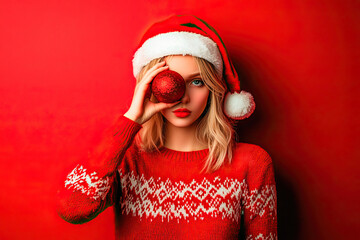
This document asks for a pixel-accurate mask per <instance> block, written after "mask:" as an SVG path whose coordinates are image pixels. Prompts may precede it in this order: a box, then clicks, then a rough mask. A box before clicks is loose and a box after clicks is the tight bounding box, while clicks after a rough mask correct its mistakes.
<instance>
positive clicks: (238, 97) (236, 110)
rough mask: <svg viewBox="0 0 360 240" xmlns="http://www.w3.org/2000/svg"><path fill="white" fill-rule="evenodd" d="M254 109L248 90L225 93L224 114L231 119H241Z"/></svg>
mask: <svg viewBox="0 0 360 240" xmlns="http://www.w3.org/2000/svg"><path fill="white" fill-rule="evenodd" d="M254 110H255V102H254V98H253V96H252V95H251V93H249V92H245V91H241V92H240V93H236V92H234V93H227V95H226V97H225V101H224V112H225V114H226V115H227V116H228V117H230V118H233V119H236V120H241V119H244V118H247V117H249V116H250V115H251V114H252V113H253V112H254Z"/></svg>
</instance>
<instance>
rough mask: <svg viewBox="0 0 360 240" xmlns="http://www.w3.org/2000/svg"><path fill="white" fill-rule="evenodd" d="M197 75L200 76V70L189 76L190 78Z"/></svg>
mask: <svg viewBox="0 0 360 240" xmlns="http://www.w3.org/2000/svg"><path fill="white" fill-rule="evenodd" d="M196 76H200V73H199V72H196V73H193V74H190V75H189V76H188V78H191V77H196Z"/></svg>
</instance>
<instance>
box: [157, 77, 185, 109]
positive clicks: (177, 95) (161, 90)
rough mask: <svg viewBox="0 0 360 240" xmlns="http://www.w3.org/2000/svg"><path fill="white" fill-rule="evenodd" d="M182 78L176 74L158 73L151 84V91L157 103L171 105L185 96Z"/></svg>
mask: <svg viewBox="0 0 360 240" xmlns="http://www.w3.org/2000/svg"><path fill="white" fill-rule="evenodd" d="M185 90H186V85H185V80H184V78H183V77H182V76H181V75H180V74H179V73H177V72H175V71H172V70H165V71H162V72H160V73H158V74H157V75H156V76H155V77H154V79H153V81H152V84H151V91H152V93H153V94H154V96H155V97H156V99H157V100H158V101H159V102H165V103H173V102H176V101H179V100H180V99H181V98H182V97H183V96H184V94H185Z"/></svg>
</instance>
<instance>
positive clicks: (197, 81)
mask: <svg viewBox="0 0 360 240" xmlns="http://www.w3.org/2000/svg"><path fill="white" fill-rule="evenodd" d="M191 84H192V85H194V86H196V87H201V86H203V85H204V82H203V81H202V80H200V79H195V80H193V81H191Z"/></svg>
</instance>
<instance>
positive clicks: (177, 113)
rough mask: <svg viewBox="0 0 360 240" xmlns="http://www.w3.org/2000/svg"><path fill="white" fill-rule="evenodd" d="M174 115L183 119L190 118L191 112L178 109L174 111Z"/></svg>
mask: <svg viewBox="0 0 360 240" xmlns="http://www.w3.org/2000/svg"><path fill="white" fill-rule="evenodd" d="M173 113H174V114H175V116H177V117H180V118H183V117H187V116H189V115H190V113H191V111H190V110H189V109H186V108H178V109H176V110H174V111H173Z"/></svg>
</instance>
